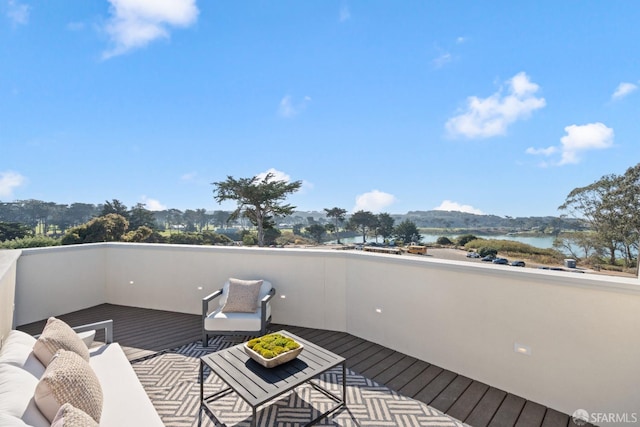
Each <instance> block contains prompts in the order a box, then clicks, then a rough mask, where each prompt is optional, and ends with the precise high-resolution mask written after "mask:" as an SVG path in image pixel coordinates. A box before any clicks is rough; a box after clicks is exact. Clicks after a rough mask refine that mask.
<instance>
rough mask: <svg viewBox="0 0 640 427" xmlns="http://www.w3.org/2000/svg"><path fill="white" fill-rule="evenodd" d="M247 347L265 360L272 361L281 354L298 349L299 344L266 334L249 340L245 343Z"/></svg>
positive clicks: (283, 337) (279, 335) (275, 335)
mask: <svg viewBox="0 0 640 427" xmlns="http://www.w3.org/2000/svg"><path fill="white" fill-rule="evenodd" d="M247 347H249V348H250V349H251V350H253V351H255V352H256V353H258V354H259V355H260V356H262V357H264V358H265V359H273V358H274V357H276V356H278V355H280V354H282V353H286V352H287V351H291V350H295V349H296V348H299V347H300V344H298V343H297V342H295V341H294V340H292V339H291V338H288V337H285V336H284V335H281V334H268V335H264V336H262V337H259V338H254V339H252V340H250V341H249V342H247Z"/></svg>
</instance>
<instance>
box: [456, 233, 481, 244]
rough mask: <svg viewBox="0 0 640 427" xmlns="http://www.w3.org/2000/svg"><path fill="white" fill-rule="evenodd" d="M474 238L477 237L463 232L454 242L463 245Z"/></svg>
mask: <svg viewBox="0 0 640 427" xmlns="http://www.w3.org/2000/svg"><path fill="white" fill-rule="evenodd" d="M476 239H477V237H476V236H474V235H473V234H463V235H462V236H459V237H458V239H457V240H456V243H457V244H458V245H460V246H464V245H466V244H467V243H469V242H470V241H472V240H476Z"/></svg>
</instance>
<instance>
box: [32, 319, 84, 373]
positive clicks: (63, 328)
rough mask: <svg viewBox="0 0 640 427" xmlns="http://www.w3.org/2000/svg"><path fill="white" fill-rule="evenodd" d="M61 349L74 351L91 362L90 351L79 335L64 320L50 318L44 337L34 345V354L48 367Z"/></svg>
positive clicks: (43, 333)
mask: <svg viewBox="0 0 640 427" xmlns="http://www.w3.org/2000/svg"><path fill="white" fill-rule="evenodd" d="M60 349H64V350H68V351H73V352H74V353H76V354H78V355H79V356H80V357H82V358H83V359H84V360H85V361H87V362H88V361H89V349H88V348H87V345H86V344H85V343H84V342H83V341H82V339H80V337H78V334H76V333H75V331H74V330H73V329H71V327H70V326H69V325H67V324H66V323H65V322H63V321H62V320H60V319H56V318H55V317H50V318H49V320H47V324H46V325H45V327H44V330H43V331H42V335H40V337H39V338H38V340H37V341H36V343H35V344H34V345H33V352H34V353H35V355H36V357H37V358H38V359H39V360H40V362H42V364H43V365H44V366H48V365H49V362H50V361H51V358H52V357H53V355H54V354H56V352H57V351H58V350H60Z"/></svg>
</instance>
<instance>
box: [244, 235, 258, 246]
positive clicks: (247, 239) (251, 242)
mask: <svg viewBox="0 0 640 427" xmlns="http://www.w3.org/2000/svg"><path fill="white" fill-rule="evenodd" d="M242 244H243V245H244V246H255V245H257V244H258V241H257V239H256V238H255V237H253V236H252V235H251V234H245V235H244V236H242Z"/></svg>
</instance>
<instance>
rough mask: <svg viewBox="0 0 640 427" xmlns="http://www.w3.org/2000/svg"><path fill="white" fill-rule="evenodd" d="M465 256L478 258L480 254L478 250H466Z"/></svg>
mask: <svg viewBox="0 0 640 427" xmlns="http://www.w3.org/2000/svg"><path fill="white" fill-rule="evenodd" d="M467 258H480V254H479V253H478V252H467Z"/></svg>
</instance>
